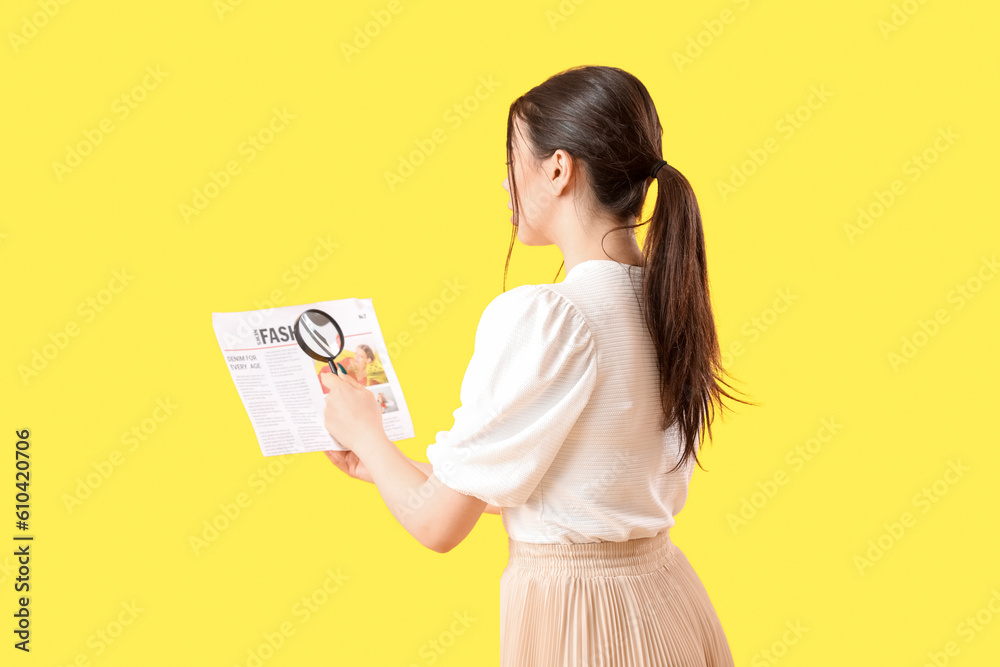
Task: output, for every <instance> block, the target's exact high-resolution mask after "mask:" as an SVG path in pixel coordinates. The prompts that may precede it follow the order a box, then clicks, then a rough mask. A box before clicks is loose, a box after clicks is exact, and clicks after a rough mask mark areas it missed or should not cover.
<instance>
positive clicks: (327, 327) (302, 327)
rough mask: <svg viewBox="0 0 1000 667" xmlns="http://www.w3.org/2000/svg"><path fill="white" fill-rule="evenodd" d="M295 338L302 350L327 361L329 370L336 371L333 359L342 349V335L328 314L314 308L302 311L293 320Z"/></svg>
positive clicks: (319, 359)
mask: <svg viewBox="0 0 1000 667" xmlns="http://www.w3.org/2000/svg"><path fill="white" fill-rule="evenodd" d="M295 340H296V342H298V344H299V347H301V348H302V351H303V352H305V353H306V354H308V355H309V356H310V357H312V358H313V359H316V360H318V361H326V362H329V364H330V370H332V371H333V372H334V373H338V371H337V367H336V362H335V361H334V359H335V358H336V357H337V355H339V354H340V353H341V352H342V351H343V349H344V335H343V332H342V331H341V329H340V325H338V324H337V322H336V320H334V319H333V318H332V317H331V316H330V315H328V314H327V313H324V312H323V311H322V310H316V309H310V310H307V311H305V312H303V313H302V314H301V315H299V316H298V318H297V319H296V320H295Z"/></svg>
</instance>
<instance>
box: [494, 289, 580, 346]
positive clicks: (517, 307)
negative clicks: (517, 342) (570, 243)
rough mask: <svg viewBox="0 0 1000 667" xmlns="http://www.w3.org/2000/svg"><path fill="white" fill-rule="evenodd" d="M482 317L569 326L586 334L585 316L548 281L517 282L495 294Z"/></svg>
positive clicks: (495, 320)
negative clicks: (525, 283) (538, 282)
mask: <svg viewBox="0 0 1000 667" xmlns="http://www.w3.org/2000/svg"><path fill="white" fill-rule="evenodd" d="M483 319H484V320H488V321H490V323H491V324H493V325H497V324H499V323H500V321H507V322H517V321H521V322H522V323H532V322H533V323H537V324H545V325H549V326H556V325H561V326H569V327H572V328H574V329H579V330H580V331H583V332H585V333H586V334H587V335H589V334H590V328H589V326H588V323H587V320H586V318H585V317H584V316H583V313H581V312H580V309H579V308H577V307H576V305H575V304H574V303H573V302H572V301H571V300H570V299H569V298H567V297H566V296H565V295H563V294H561V293H560V292H558V291H556V290H554V289H552V286H550V285H520V286H518V287H514V288H512V289H509V290H507V291H506V292H503V293H501V294H498V295H497V296H496V297H495V298H494V299H493V300H492V301H490V302H489V304H487V306H486V309H485V310H484V311H483Z"/></svg>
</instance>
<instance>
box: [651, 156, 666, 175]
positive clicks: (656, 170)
mask: <svg viewBox="0 0 1000 667" xmlns="http://www.w3.org/2000/svg"><path fill="white" fill-rule="evenodd" d="M665 164H667V161H666V160H660V161H659V162H657V163H656V164H654V165H653V170H652V171H651V172H649V177H650V178H656V172H658V171H659V170H660V167H662V166H663V165H665Z"/></svg>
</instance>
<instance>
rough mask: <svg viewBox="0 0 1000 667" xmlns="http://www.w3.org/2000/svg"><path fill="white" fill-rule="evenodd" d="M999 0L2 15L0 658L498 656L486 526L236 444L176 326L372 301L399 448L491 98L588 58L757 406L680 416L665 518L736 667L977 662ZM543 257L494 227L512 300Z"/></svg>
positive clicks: (502, 210) (500, 151)
mask: <svg viewBox="0 0 1000 667" xmlns="http://www.w3.org/2000/svg"><path fill="white" fill-rule="evenodd" d="M998 18H1000V11H998V10H997V8H996V7H995V6H992V5H988V4H986V3H972V2H959V3H944V2H925V1H920V2H918V1H917V0H906V1H899V0H897V1H895V2H894V1H891V0H883V1H879V2H858V1H854V2H846V3H804V2H790V1H787V0H786V1H784V2H759V1H758V0H748V1H747V0H739V1H738V2H731V1H729V0H717V1H715V2H700V3H679V2H673V3H654V2H635V3H609V2H600V1H599V0H586V1H581V0H575V1H571V0H563V1H562V2H557V1H556V0H551V1H549V2H534V3H532V2H510V3H481V4H480V3H469V2H453V1H449V2H437V3H433V2H428V1H427V0H423V1H419V2H418V1H413V0H396V1H394V2H391V3H390V2H387V1H386V2H383V1H382V0H378V1H376V2H364V3H346V2H340V3H336V4H330V3H322V2H301V3H285V4H279V3H266V2H262V1H260V0H245V1H243V2H237V1H236V0H230V2H225V0H222V1H220V2H213V1H212V0H197V1H187V2H174V3H154V4H149V3H132V2H121V1H118V2H113V1H109V0H101V1H91V2H66V1H65V0H63V1H62V2H59V1H58V0H41V1H37V0H32V1H29V0H16V1H15V0H12V1H10V2H5V3H4V6H3V10H2V12H0V26H2V28H3V32H4V35H5V36H4V41H5V45H4V46H3V47H2V48H0V86H2V92H3V98H4V104H3V105H2V108H0V109H2V110H0V113H2V114H3V116H2V132H3V141H2V145H3V160H2V162H0V169H2V173H0V283H2V285H3V311H4V327H3V329H4V334H3V341H4V342H3V354H4V361H3V372H4V374H5V377H4V380H3V383H2V396H0V405H2V424H3V437H2V438H0V441H2V447H3V449H4V450H5V451H4V453H3V454H2V455H0V460H3V461H6V463H5V464H4V466H3V468H4V469H3V470H0V479H3V480H6V481H5V483H4V484H3V485H2V492H0V503H3V506H2V507H0V509H2V511H0V516H5V517H7V521H8V523H4V524H3V525H2V528H0V534H3V537H2V539H3V541H4V542H5V544H7V545H8V546H5V547H3V549H2V551H0V553H3V554H4V555H3V556H0V566H2V568H0V590H2V593H0V609H2V610H3V613H2V617H3V618H5V619H6V620H5V621H4V622H3V624H2V627H0V630H2V636H3V637H5V638H6V639H5V640H4V645H3V646H2V647H0V655H2V656H3V658H2V659H0V662H2V663H3V664H4V665H8V664H10V665H16V664H33V665H34V664H37V665H67V664H71V663H73V662H74V661H77V662H76V664H92V665H99V666H100V667H112V666H113V665H174V664H198V665H226V666H229V665H244V666H251V665H254V664H262V665H267V666H268V667H272V666H274V667H277V666H280V665H375V666H382V665H387V666H388V665H396V666H401V667H410V666H414V665H416V666H421V667H423V666H424V665H431V664H436V665H441V666H449V665H456V666H457V665H495V664H497V647H498V641H499V616H498V607H499V588H498V586H499V577H500V574H501V572H502V570H503V567H504V565H505V563H506V557H507V553H506V546H507V544H506V535H505V533H504V530H503V527H502V525H501V522H500V519H499V517H496V516H491V515H487V516H484V517H483V518H482V519H481V521H480V523H479V525H477V527H476V528H475V530H474V531H473V532H472V534H471V535H470V536H469V537H468V539H467V540H466V541H464V542H463V543H462V544H461V545H459V547H457V548H456V549H455V550H453V551H452V552H450V553H448V554H443V555H442V554H435V553H433V552H430V551H428V550H426V549H425V548H423V547H421V546H420V545H419V544H418V543H417V542H416V541H415V540H414V539H413V538H411V537H410V536H409V535H408V534H406V533H405V531H404V530H403V529H402V528H401V527H400V526H399V525H398V524H397V523H396V522H395V521H394V519H393V518H392V517H391V515H390V514H389V512H388V511H387V510H386V508H385V506H384V505H383V503H382V501H381V499H380V497H379V496H378V494H377V492H376V491H375V489H374V488H373V487H370V486H367V485H364V484H362V483H361V482H357V481H354V480H351V479H349V478H347V477H345V476H344V475H342V474H341V473H340V472H339V471H338V470H336V469H335V468H334V467H333V466H332V465H330V463H329V462H328V461H327V460H326V458H325V457H324V456H323V455H322V454H320V453H313V454H304V455H298V456H294V457H289V458H288V459H286V460H285V462H283V463H282V462H281V460H280V459H264V458H263V457H262V456H261V453H260V450H259V447H258V444H257V442H256V439H255V437H254V434H253V430H252V428H251V425H250V423H249V420H248V418H247V416H246V413H245V412H244V410H243V407H242V405H241V403H240V400H239V397H238V395H237V393H236V390H235V388H234V386H233V383H232V381H231V379H230V377H229V374H228V372H227V369H226V365H225V363H224V361H223V358H222V355H221V353H220V350H219V346H218V344H217V342H216V339H215V336H214V333H213V331H212V327H211V322H210V314H211V313H212V312H213V311H235V310H251V309H254V308H257V307H262V306H263V305H265V304H266V302H267V300H268V299H271V298H274V297H275V296H277V297H280V298H281V299H283V300H284V304H285V305H288V304H298V303H309V302H313V301H320V300H326V299H338V298H349V297H359V298H368V297H370V298H372V299H373V302H374V304H375V307H376V311H377V314H378V317H379V322H380V324H381V326H382V329H383V331H384V333H385V335H386V338H387V339H388V340H389V341H390V344H391V345H395V347H392V348H390V350H391V352H392V356H391V359H392V362H393V365H394V366H395V368H396V370H397V373H398V375H399V378H400V382H401V383H402V387H403V389H404V393H405V397H406V400H407V402H408V404H409V408H410V410H411V412H412V414H413V418H414V423H415V427H416V433H417V437H416V438H414V439H411V440H407V441H402V442H400V443H399V446H400V447H401V448H402V449H403V451H405V452H406V453H407V454H408V455H410V456H413V457H415V458H419V459H423V458H424V452H425V447H426V445H427V444H428V443H430V442H432V441H433V439H434V434H435V432H436V431H438V430H446V429H448V428H450V426H451V424H452V411H453V410H454V409H455V408H456V407H457V406H458V390H459V386H460V383H461V378H462V375H463V373H464V370H465V367H466V364H467V363H468V360H469V358H470V356H471V353H472V343H473V335H474V332H475V327H476V324H477V322H478V319H479V316H480V315H481V313H482V310H483V308H484V307H485V305H486V304H487V303H489V301H490V300H492V299H493V298H494V297H495V296H496V295H497V294H499V293H500V292H501V290H502V289H503V272H504V261H505V257H506V253H507V246H508V242H509V239H510V223H509V210H508V209H507V207H506V201H507V194H506V193H505V192H504V190H503V189H502V188H501V181H502V180H503V178H504V177H505V175H506V172H505V167H504V161H505V159H506V155H505V152H504V141H505V132H506V127H505V126H506V116H507V110H508V107H509V105H510V103H511V102H512V101H513V100H514V99H515V98H516V97H518V96H519V95H521V94H522V93H524V92H526V91H527V90H528V89H530V88H531V87H532V86H535V85H537V84H539V83H541V82H542V81H543V80H544V79H545V78H546V77H548V76H550V75H552V74H555V73H557V72H559V71H560V70H563V69H565V68H568V67H571V66H576V65H586V64H600V65H614V66H618V67H622V68H624V69H625V70H627V71H629V72H631V73H633V74H635V75H636V76H638V77H639V78H640V79H641V80H642V81H643V82H644V83H645V85H646V86H647V87H648V89H649V91H650V93H651V94H652V97H653V99H654V101H655V102H656V104H657V107H658V109H659V113H660V118H661V121H662V123H663V126H664V137H663V145H664V157H665V159H667V160H668V161H670V162H671V163H672V164H674V165H675V166H676V167H677V168H678V169H680V171H681V172H683V173H684V174H685V175H686V176H687V178H688V179H689V180H690V181H691V183H692V184H693V186H694V188H695V191H696V193H697V195H698V197H699V201H700V205H701V212H702V216H703V219H704V227H705V234H706V239H707V247H708V257H709V262H710V277H711V287H712V291H713V304H714V308H715V313H716V317H717V322H718V332H719V338H720V342H721V344H722V346H723V348H724V349H725V350H726V352H727V358H726V361H727V368H728V369H729V370H730V371H731V372H732V373H733V374H734V375H735V376H736V377H737V379H738V380H737V386H738V387H739V388H741V389H743V390H744V391H746V392H747V393H748V394H749V395H750V397H751V398H753V399H755V400H757V401H760V402H762V403H763V405H762V406H761V407H752V408H751V407H741V406H738V405H737V406H735V412H733V413H729V414H727V415H726V419H725V421H721V420H719V419H717V420H716V422H715V425H714V428H713V435H714V441H713V442H712V443H711V444H710V445H708V446H707V447H706V449H705V452H704V455H703V457H702V459H703V463H704V465H705V467H706V468H707V469H708V471H707V472H705V471H702V470H696V472H695V475H694V479H693V482H692V486H691V492H690V496H689V500H688V504H687V506H686V507H685V508H684V510H683V512H682V513H681V514H680V515H679V516H678V520H677V525H676V527H675V529H674V530H673V532H672V536H673V539H674V540H675V541H676V542H677V543H678V544H679V545H680V546H681V547H682V548H683V549H684V551H685V553H686V554H687V555H688V557H689V559H690V560H691V562H692V563H693V565H694V567H695V568H696V570H697V571H698V573H699V574H700V576H701V577H702V579H703V581H704V583H705V585H706V587H707V589H708V591H709V593H710V595H711V597H712V600H713V602H714V604H715V606H716V608H717V610H718V612H719V615H720V617H721V619H722V622H723V625H724V627H725V630H726V632H727V635H728V638H729V641H730V643H731V646H732V650H733V654H734V657H735V659H736V663H737V664H738V665H751V666H753V667H757V666H759V665H773V664H779V665H788V666H792V665H810V666H813V665H848V664H849V665H881V664H901V665H914V666H918V665H924V664H935V662H934V661H937V664H954V665H959V666H960V667H972V666H973V665H982V666H985V665H994V664H996V656H997V655H1000V593H998V592H997V591H998V590H1000V568H998V563H1000V537H998V535H1000V530H998V528H1000V526H998V523H1000V521H998V519H997V510H998V509H1000V507H998V500H997V499H998V496H997V483H996V479H997V473H998V472H1000V471H998V463H1000V456H998V454H997V445H998V444H1000V443H998V439H997V435H996V414H997V407H996V406H997V399H998V392H997V389H996V378H997V374H998V371H1000V363H998V355H997V351H996V350H997V348H996V345H997V335H996V331H997V327H998V325H1000V317H998V313H1000V308H998V306H1000V278H997V277H996V276H995V275H994V274H995V273H996V267H995V262H996V257H997V253H998V251H1000V232H998V225H997V222H998V216H997V207H996V199H995V193H996V178H997V169H996V164H997V162H996V161H997V156H998V155H1000V150H998V149H1000V142H998V137H1000V134H998V131H997V129H996V125H995V123H996V118H997V117H998V108H997V106H998V105H997V87H996V72H997V69H996V68H997V64H998V46H997V40H996V36H995V34H994V33H995V25H996V22H997V20H998ZM254 137H256V139H254V141H256V142H257V146H254V145H253V143H252V142H251V138H254ZM404 165H408V166H409V167H410V168H411V169H408V168H407V167H406V166H404ZM390 174H395V175H396V178H392V177H390V176H389V175H390ZM213 184H214V186H213ZM185 207H187V208H185ZM859 210H860V212H859ZM861 212H865V213H867V216H868V217H863V216H862V215H861ZM324 244H325V245H324ZM321 247H325V248H329V247H334V250H332V251H331V252H329V253H324V252H319V251H318V248H321ZM318 256H323V257H325V259H324V260H323V261H318V260H317V259H316V258H317V257H318ZM560 261H561V257H560V256H559V254H558V251H557V249H556V248H554V247H547V248H528V247H525V246H523V245H521V244H520V243H518V244H516V247H515V249H514V253H513V258H512V264H511V267H510V272H509V274H508V280H507V287H508V288H510V287H513V286H516V285H519V284H524V283H544V282H551V281H552V280H553V279H554V277H555V276H556V270H557V269H558V267H559V264H560ZM991 267H992V268H991ZM561 277H562V274H561V273H560V276H559V278H558V279H561ZM39 355H40V356H39ZM33 364H34V366H33ZM26 369H27V370H26ZM20 429H30V432H31V436H30V443H31V444H30V447H31V449H30V453H31V457H32V458H31V466H32V467H31V472H32V478H31V485H30V492H31V510H30V511H31V518H30V521H29V524H30V527H29V530H28V531H27V532H28V533H30V534H32V535H34V537H35V540H34V542H33V543H32V547H31V549H32V561H31V575H30V576H31V581H30V584H31V591H30V603H29V609H30V614H31V616H30V619H31V626H30V627H31V631H32V634H31V643H30V646H31V651H30V653H28V654H25V653H23V652H21V651H18V650H16V649H14V648H13V643H14V635H13V632H12V630H13V625H14V620H13V613H14V612H15V609H16V598H17V597H18V594H17V593H15V591H14V583H15V579H16V576H17V575H16V572H15V570H14V557H13V555H12V554H13V550H14V545H15V542H14V540H13V539H12V538H13V536H14V535H15V534H18V533H19V532H20V531H17V530H16V529H15V526H14V515H13V513H14V507H13V506H14V503H15V496H14V492H15V489H14V488H13V481H14V465H15V459H14V456H15V454H14V448H15V443H16V439H17V438H16V436H15V435H14V432H15V431H16V430H20ZM269 467H270V470H268V468H269ZM949 471H951V472H949ZM213 522H214V523H215V525H216V526H221V527H222V529H221V530H217V531H216V532H215V533H213V532H212V530H211V529H209V528H207V527H206V526H208V525H211V524H212V523H213ZM213 535H214V537H212V536H213ZM206 536H207V537H206ZM192 538H200V539H204V540H205V543H204V544H203V545H200V546H193V542H192ZM209 538H211V539H209ZM194 544H196V543H194ZM791 628H795V631H792V630H791ZM273 647H276V648H273Z"/></svg>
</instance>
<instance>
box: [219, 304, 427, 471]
mask: <svg viewBox="0 0 1000 667" xmlns="http://www.w3.org/2000/svg"><path fill="white" fill-rule="evenodd" d="M309 309H318V310H321V311H323V312H325V313H327V314H329V315H330V316H331V317H332V318H333V319H334V320H336V322H337V323H338V324H339V325H340V328H341V329H342V331H343V334H344V336H343V338H344V341H343V343H344V349H343V351H342V352H341V353H340V354H338V355H337V356H336V357H335V361H336V363H337V366H338V372H341V373H343V372H344V371H346V372H347V373H349V374H350V375H351V377H353V378H355V379H356V380H358V381H359V382H360V383H361V384H362V385H364V386H365V388H366V389H368V391H370V392H372V394H373V395H374V396H375V397H376V398H377V399H378V403H379V405H380V406H381V408H382V425H383V427H384V428H385V433H386V436H387V437H388V438H389V439H390V440H392V441H396V440H405V439H407V438H413V437H415V434H414V431H413V422H412V420H411V419H410V412H409V410H408V409H407V407H406V400H405V399H404V398H403V390H402V388H401V387H400V386H399V380H398V379H397V378H396V373H395V371H394V370H393V368H392V362H391V361H390V360H389V354H388V352H387V350H386V345H385V339H384V338H383V336H382V330H381V328H379V325H378V319H377V318H376V317H375V308H374V306H373V305H372V300H371V299H338V300H335V301H320V302H318V303H311V304H305V305H300V306H282V307H275V308H270V309H267V310H252V311H246V312H235V313H233V312H230V313H212V327H213V328H214V329H215V336H216V338H217V339H218V341H219V347H220V348H221V349H222V355H223V357H224V358H225V361H226V365H227V367H228V368H229V372H230V374H231V375H232V378H233V383H234V384H235V385H236V391H237V392H238V393H239V395H240V399H241V400H242V401H243V407H244V408H246V412H247V415H248V416H249V417H250V423H251V424H252V425H253V429H254V433H256V435H257V440H258V442H259V443H260V451H261V452H262V453H263V455H264V456H277V455H280V454H290V453H299V452H317V451H324V450H339V451H343V450H345V449H346V448H345V447H343V446H342V445H341V444H340V443H338V442H337V441H336V440H335V439H334V438H333V436H331V435H330V433H329V432H328V431H327V430H326V427H325V426H324V424H323V408H324V405H325V395H326V394H327V393H329V391H330V390H329V389H327V388H326V387H325V386H324V385H323V383H322V381H321V379H320V376H321V375H323V374H324V373H332V372H333V371H332V370H331V368H330V365H329V364H328V363H327V362H324V361H318V360H315V359H313V358H311V357H310V356H309V355H307V354H306V352H305V351H304V350H303V349H302V348H301V347H300V346H299V344H298V342H297V341H296V339H295V321H296V319H297V318H298V316H299V315H300V314H301V313H302V312H304V311H306V310H309ZM338 343H339V341H338ZM338 347H339V345H338ZM335 352H336V348H334V353H335Z"/></svg>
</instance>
